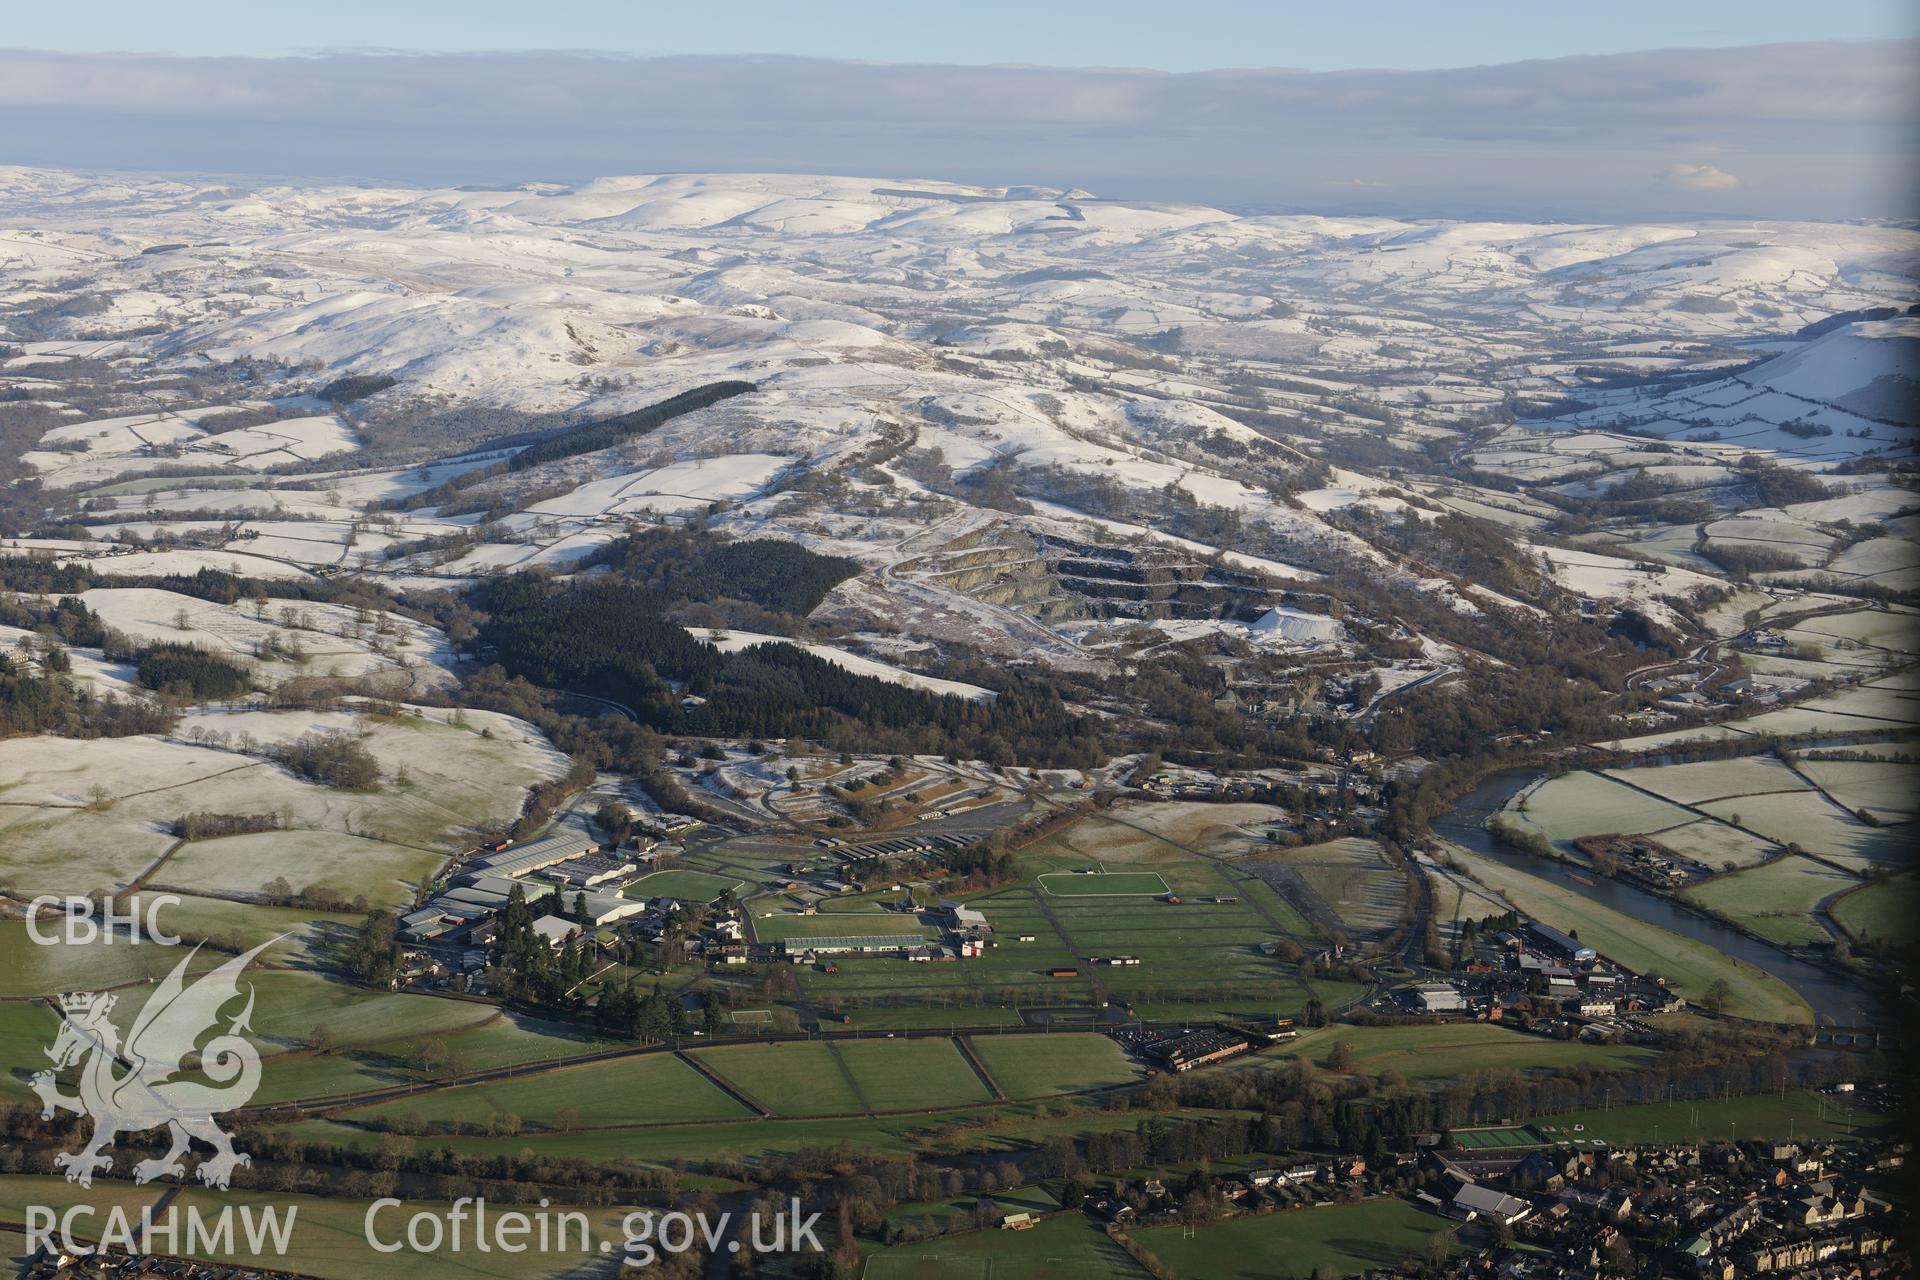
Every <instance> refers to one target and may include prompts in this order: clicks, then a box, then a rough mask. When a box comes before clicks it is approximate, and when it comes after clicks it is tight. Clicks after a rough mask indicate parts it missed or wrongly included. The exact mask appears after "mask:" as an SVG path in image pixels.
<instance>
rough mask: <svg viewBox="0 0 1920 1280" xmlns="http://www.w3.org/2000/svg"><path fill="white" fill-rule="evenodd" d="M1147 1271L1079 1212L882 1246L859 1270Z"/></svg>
mask: <svg viewBox="0 0 1920 1280" xmlns="http://www.w3.org/2000/svg"><path fill="white" fill-rule="evenodd" d="M1145 1274H1146V1273H1145V1272H1143V1271H1141V1270H1140V1268H1139V1267H1138V1266H1136V1265H1135V1264H1134V1262H1133V1259H1131V1258H1129V1257H1127V1255H1126V1251H1125V1250H1123V1249H1122V1248H1121V1247H1120V1246H1119V1245H1117V1244H1115V1243H1114V1242H1113V1241H1112V1240H1110V1239H1108V1238H1107V1234H1106V1232H1104V1231H1102V1230H1100V1228H1098V1227H1096V1226H1094V1224H1093V1221H1092V1220H1091V1219H1090V1218H1088V1217H1087V1216H1086V1215H1085V1214H1083V1213H1060V1214H1055V1215H1054V1216H1053V1217H1050V1218H1048V1219H1046V1220H1045V1221H1043V1222H1041V1223H1040V1225H1038V1226H1036V1227H1033V1228H1032V1229H1030V1230H1027V1231H970V1232H967V1233H965V1234H964V1235H956V1236H950V1237H947V1238H945V1239H941V1240H928V1241H926V1242H924V1243H922V1244H913V1245H904V1246H901V1247H900V1248H897V1249H884V1250H880V1251H877V1252H875V1253H872V1254H870V1255H869V1256H868V1258H867V1260H866V1264H865V1269H864V1270H862V1271H861V1272H860V1276H861V1280H1143V1277H1144V1276H1145ZM1190 1274H1193V1275H1196V1276H1197V1275H1202V1274H1204V1273H1202V1272H1193V1273H1190Z"/></svg>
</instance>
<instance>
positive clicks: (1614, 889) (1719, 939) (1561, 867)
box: [1433, 769, 1880, 1026]
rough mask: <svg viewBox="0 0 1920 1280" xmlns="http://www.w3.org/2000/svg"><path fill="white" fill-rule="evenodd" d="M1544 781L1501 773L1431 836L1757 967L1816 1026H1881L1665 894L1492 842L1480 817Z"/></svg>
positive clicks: (1827, 976) (1849, 994) (1861, 1003)
mask: <svg viewBox="0 0 1920 1280" xmlns="http://www.w3.org/2000/svg"><path fill="white" fill-rule="evenodd" d="M1544 776H1545V775H1544V774H1542V773H1541V772H1540V771H1539V770H1537V769H1508V770H1505V771H1504V772H1501V773H1496V774H1493V775H1492V776H1491V777H1489V778H1487V779H1486V780H1485V781H1484V782H1482V783H1481V784H1480V785H1479V786H1478V787H1476V788H1475V789H1474V790H1473V791H1472V792H1471V793H1469V794H1468V795H1466V796H1464V797H1462V798H1461V799H1460V801H1459V802H1458V803H1456V804H1455V805H1454V806H1453V808H1451V809H1449V810H1448V811H1447V812H1446V813H1445V814H1444V815H1442V816H1441V817H1439V818H1437V819H1435V821H1434V823H1433V830H1434V834H1435V835H1438V836H1440V837H1442V838H1443V839H1446V840H1450V841H1452V842H1453V843H1454V844H1457V845H1460V846H1461V847H1462V848H1465V849H1468V850H1471V851H1472V852H1474V853H1477V854H1480V855H1481V856H1483V857H1487V858H1491V859H1493V860H1494V861H1496V862H1500V863H1504V864H1505V865H1507V866H1509V867H1512V868H1514V869H1515V870H1517V871H1524V872H1526V873H1527V874H1528V875H1532V876H1538V877H1539V878H1540V879H1542V880H1547V881H1550V882H1552V883H1553V884H1557V885H1560V886H1561V887H1563V888H1566V889H1571V890H1572V891H1573V892H1575V893H1578V894H1581V895H1582V896H1584V897H1587V898H1590V899H1592V900H1593V901H1595V902H1599V903H1602V904H1603V905H1605V906H1609V907H1612V908H1613V909H1614V910H1616V911H1618V912H1620V913H1621V914H1623V915H1629V916H1632V917H1634V918H1635V919H1637V920H1644V921H1646V922H1647V923H1649V924H1654V925H1658V926H1659V927H1661V928H1662V929H1666V930H1669V931H1671V932H1673V933H1677V934H1679V935H1681V936H1682V937H1686V938H1692V939H1694V940H1695V941H1698V942H1704V943H1706V944H1707V945H1708V946H1710V947H1713V948H1714V949H1715V950H1718V951H1722V952H1725V953H1726V954H1727V955H1730V956H1732V957H1734V958H1735V959H1736V960H1738V961H1739V962H1740V963H1741V964H1750V965H1752V966H1753V967H1754V968H1756V969H1764V970H1766V971H1767V972H1768V973H1770V974H1772V975H1773V976H1775V977H1776V978H1779V979H1780V980H1781V981H1783V982H1785V983H1786V984H1787V985H1788V986H1790V987H1792V988H1793V989H1794V990H1795V991H1797V992H1799V993H1800V996H1801V998H1802V999H1804V1000H1805V1001H1806V1002H1807V1003H1808V1004H1809V1005H1812V1006H1813V1011H1814V1014H1815V1017H1816V1020H1817V1021H1819V1022H1821V1023H1832V1024H1836V1025H1839V1026H1867V1025H1871V1024H1874V1023H1877V1022H1879V1021H1880V1015H1879V1012H1878V1010H1877V1008H1876V1002H1875V1000H1874V998H1873V996H1872V995H1871V994H1870V993H1869V992H1868V991H1867V990H1866V989H1865V988H1863V987H1862V986H1860V985H1859V984H1858V983H1856V982H1853V981H1852V980H1850V979H1848V978H1846V977H1843V976H1842V975H1840V974H1838V973H1834V972H1832V971H1830V970H1828V969H1824V968H1822V967H1821V966H1819V965H1817V964H1813V963H1811V962H1809V961H1806V960H1801V959H1797V958H1796V957H1794V956H1790V955H1788V954H1787V953H1785V952H1784V951H1779V950H1776V949H1775V948H1773V947H1770V946H1768V945H1767V944H1766V943H1764V942H1759V941H1756V940H1755V939H1753V938H1749V937H1748V936H1747V935H1745V934H1744V933H1741V932H1740V931H1739V930H1737V929H1730V928H1728V927H1727V926H1725V925H1723V924H1721V923H1719V922H1718V921H1716V920H1710V919H1708V918H1706V917H1705V916H1699V915H1695V914H1694V913H1693V912H1691V911H1687V910H1684V909H1682V908H1681V907H1678V906H1676V905H1675V904H1674V903H1673V902H1672V901H1671V900H1670V899H1668V898H1667V897H1665V896H1664V895H1662V894H1658V893H1655V892H1653V891H1652V890H1650V889H1644V888H1642V887H1641V886H1639V885H1637V884H1635V883H1633V882H1632V881H1630V880H1615V879H1608V878H1607V877H1605V876H1592V877H1585V876H1579V875H1577V874H1576V872H1575V871H1574V869H1573V868H1572V867H1569V866H1568V865H1567V864H1565V863H1562V862H1557V861H1555V860H1553V859H1551V858H1537V857H1533V856H1531V855H1529V854H1524V853H1520V852H1518V851H1516V850H1513V849H1508V848H1505V847H1504V846H1502V845H1500V844H1498V843H1497V842H1495V840H1494V839H1493V837H1492V835H1490V834H1489V833H1488V831H1487V829H1486V823H1487V819H1489V818H1491V817H1492V816H1493V815H1494V814H1496V813H1498V812H1500V810H1501V809H1503V808H1505V807H1506V805H1507V802H1508V801H1509V800H1511V799H1512V798H1513V797H1514V795H1515V794H1516V793H1518V792H1519V791H1521V790H1522V789H1523V788H1525V787H1527V786H1529V785H1530V784H1532V783H1533V782H1536V781H1538V780H1539V779H1540V778H1542V777H1544Z"/></svg>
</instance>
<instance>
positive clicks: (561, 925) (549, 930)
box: [533, 916, 580, 951]
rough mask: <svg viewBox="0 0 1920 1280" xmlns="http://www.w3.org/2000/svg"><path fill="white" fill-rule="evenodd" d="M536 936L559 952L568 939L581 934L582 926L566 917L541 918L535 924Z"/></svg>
mask: <svg viewBox="0 0 1920 1280" xmlns="http://www.w3.org/2000/svg"><path fill="white" fill-rule="evenodd" d="M533 932H534V936H535V937H537V938H541V939H544V940H545V941H546V944H547V945H548V946H550V947H552V948H553V949H554V950H555V951H558V950H559V949H560V948H561V947H563V946H565V945H566V942H567V939H568V938H571V937H572V936H573V935H574V934H576V933H578V932H580V926H579V925H578V924H576V923H575V922H574V921H572V920H568V919H566V918H565V917H564V916H541V917H540V918H539V919H538V920H535V921H534V922H533Z"/></svg>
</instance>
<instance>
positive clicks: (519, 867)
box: [468, 832, 600, 877]
mask: <svg viewBox="0 0 1920 1280" xmlns="http://www.w3.org/2000/svg"><path fill="white" fill-rule="evenodd" d="M598 852H600V844H599V842H598V841H596V840H594V839H592V838H591V837H588V836H583V835H580V834H578V833H575V832H565V833H562V834H560V835H552V836H548V837H546V838H545V839H543V840H535V841H533V842H532V843H531V844H523V845H519V846H517V847H515V848H512V849H509V850H507V851H506V852H505V853H490V854H488V855H487V856H486V857H484V858H475V859H474V860H473V861H472V862H471V863H469V864H468V865H469V866H470V867H471V868H472V869H473V870H475V871H477V872H482V873H484V874H487V875H495V876H509V877H515V876H525V875H532V874H533V873H534V872H536V871H544V870H546V869H547V868H548V867H551V866H554V865H555V864H557V863H561V862H565V861H567V860H568V859H569V858H579V857H584V856H586V855H587V854H593V853H598Z"/></svg>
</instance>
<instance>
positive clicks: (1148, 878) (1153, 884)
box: [1036, 871, 1171, 898]
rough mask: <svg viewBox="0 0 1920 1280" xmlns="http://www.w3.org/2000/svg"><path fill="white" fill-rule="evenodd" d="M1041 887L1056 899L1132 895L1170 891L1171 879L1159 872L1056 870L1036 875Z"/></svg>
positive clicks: (1151, 895) (1129, 896)
mask: <svg viewBox="0 0 1920 1280" xmlns="http://www.w3.org/2000/svg"><path fill="white" fill-rule="evenodd" d="M1036 879H1037V880H1038V882H1039V884H1040V887H1041V888H1042V889H1044V890H1046V892H1047V893H1049V894H1050V895H1052V896H1053V897H1056V898H1123V897H1125V898H1131V897H1153V896H1155V895H1157V894H1163V893H1169V892H1171V890H1170V889H1169V888H1168V886H1167V882H1166V881H1165V880H1164V879H1162V878H1161V877H1160V874H1159V873H1158V872H1155V871H1104V872H1097V873H1094V874H1092V875H1088V874H1085V873H1083V872H1078V871H1056V872H1052V873H1050V874H1047V875H1043V876H1038V877H1036Z"/></svg>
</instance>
